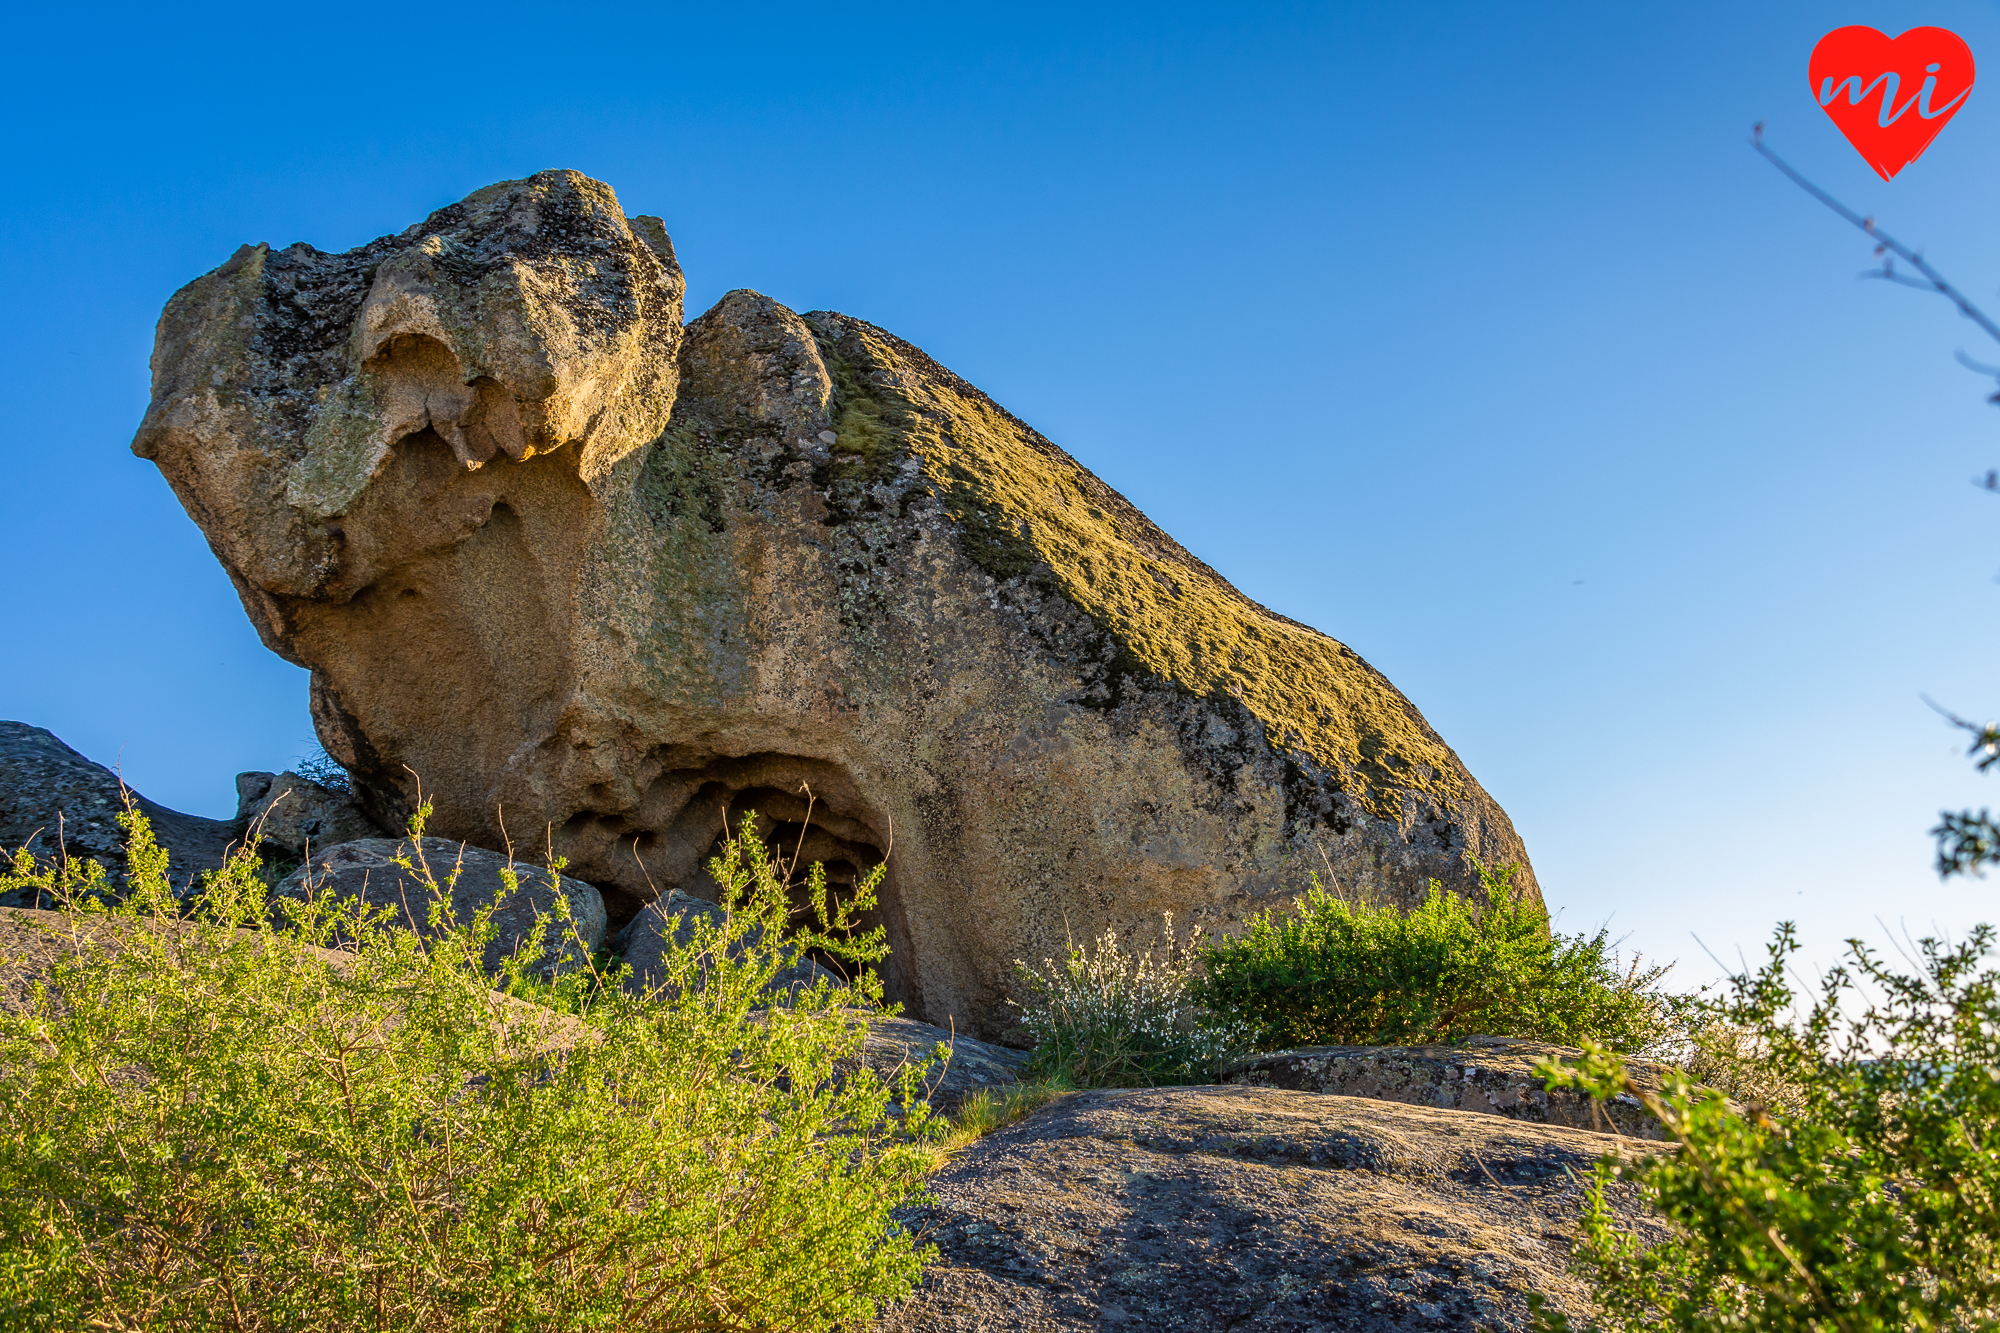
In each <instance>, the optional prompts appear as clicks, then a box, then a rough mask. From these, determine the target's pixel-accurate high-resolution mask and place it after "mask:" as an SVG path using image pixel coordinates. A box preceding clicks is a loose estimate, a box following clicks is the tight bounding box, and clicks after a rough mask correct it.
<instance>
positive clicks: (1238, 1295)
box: [0, 723, 1666, 1333]
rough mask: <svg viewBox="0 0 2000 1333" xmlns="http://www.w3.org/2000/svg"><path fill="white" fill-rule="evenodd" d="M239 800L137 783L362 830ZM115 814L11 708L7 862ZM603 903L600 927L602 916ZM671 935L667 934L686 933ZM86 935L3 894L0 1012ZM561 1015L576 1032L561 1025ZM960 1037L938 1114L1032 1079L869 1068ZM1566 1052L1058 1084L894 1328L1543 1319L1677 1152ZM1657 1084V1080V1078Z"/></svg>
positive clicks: (301, 831)
mask: <svg viewBox="0 0 2000 1333" xmlns="http://www.w3.org/2000/svg"><path fill="white" fill-rule="evenodd" d="M238 788H239V794H240V795H241V797H242V808H241V809H240V810H239V812H238V818H237V820H236V821H233V822H222V821H215V820H202V819H197V818H195V817H193V816H187V815H181V814H178V813H177V812H174V811H171V810H167V809H165V808H164V807H159V806H157V805H155V804H154V803H152V802H148V801H145V800H144V799H143V798H139V799H140V804H141V807H142V808H144V809H145V810H146V811H147V813H148V814H149V815H150V816H151V817H152V819H153V821H154V825H155V827H156V828H157V829H158V830H159V831H160V833H161V834H162V837H161V841H162V843H163V844H164V845H166V846H168V847H170V848H171V850H172V851H173V852H174V856H175V863H176V866H177V867H189V868H202V867H204V866H206V865H210V864H214V863H215V862H216V861H217V860H219V859H220V857H221V854H222V852H223V849H224V848H226V847H227V846H228V844H229V843H230V842H231V841H233V840H234V839H236V838H240V837H241V836H242V835H243V832H244V830H245V828H246V827H247V825H248V824H249V823H250V822H252V821H254V820H257V819H260V818H261V819H263V820H264V822H265V824H266V825H267V826H270V827H271V829H272V831H274V832H276V833H277V835H278V837H277V840H276V841H277V843H278V844H279V845H280V847H281V850H282V846H283V844H284V840H285V839H286V838H287V836H288V835H289V836H292V837H293V838H294V839H295V840H296V842H297V843H298V845H299V849H300V851H301V852H303V851H305V850H306V848H307V846H308V844H309V843H310V842H311V840H312V839H313V838H314V837H324V836H326V834H327V833H328V832H329V831H331V830H336V829H348V830H349V831H354V830H363V831H365V830H366V829H367V828H368V827H369V826H368V825H367V824H366V823H365V822H362V821H363V818H364V817H363V816H362V815H361V814H360V813H359V812H358V811H356V810H355V809H354V808H353V807H351V806H348V805H346V804H345V797H344V796H343V795H342V794H341V793H337V792H333V791H329V790H325V789H321V788H318V787H316V786H313V785H312V784H310V783H308V782H307V781H306V780H305V779H302V778H300V777H298V775H295V774H283V775H272V774H262V773H259V774H245V775H243V777H242V778H241V779H239V782H238ZM281 792H290V793H291V795H289V796H286V797H284V799H282V800H281V799H279V797H280V793H281ZM293 806H296V809H293V808H292V807H293ZM122 808H123V799H122V797H121V796H120V793H119V787H118V782H117V778H116V776H115V775H114V774H112V773H110V772H109V771H107V770H105V769H103V768H101V767H99V766H98V765H96V764H93V763H91V762H90V761H89V760H87V759H85V758H83V756H81V755H79V754H77V753H76V752H75V751H73V750H70V749H69V748H68V747H67V746H65V745H63V744H62V742H61V741H59V740H57V739H56V738H55V737H54V736H52V735H50V734H49V733H48V732H46V731H43V730H41V729H40V728H35V727H29V726H26V725H25V724H21V723H0V837H4V838H5V839H7V840H8V845H9V849H10V850H11V849H12V848H13V847H17V846H20V845H22V844H23V843H29V845H30V846H31V848H32V849H33V850H36V851H37V852H39V853H41V854H43V855H54V854H57V853H56V850H55V845H54V841H53V838H52V837H51V836H50V833H49V832H48V831H47V830H51V829H53V828H55V827H57V826H58V823H60V826H61V827H62V829H63V832H64V835H65V840H66V841H67V843H68V846H69V849H70V853H71V854H72V855H77V854H82V855H91V856H96V857H99V858H100V859H102V860H104V861H105V862H106V863H107V868H109V869H111V870H112V872H113V873H114V875H115V874H117V873H119V872H121V871H122V869H123V858H122V856H120V855H119V851H120V850H121V849H120V846H119V840H118V839H117V838H116V837H115V836H114V835H117V834H118V830H117V829H116V826H115V824H114V823H113V821H112V816H113V815H114V814H115V813H116V811H117V810H119V809H122ZM342 821H345V822H342ZM294 825H296V826H297V827H296V829H294V828H293V826H294ZM308 825H309V826H310V827H308ZM350 825H351V826H352V828H349V826H350ZM38 830H41V831H42V832H41V833H40V836H39V837H36V835H37V831H38ZM30 839H34V841H32V842H30ZM382 845H383V846H387V844H386V843H383V844H382ZM440 848H441V849H442V844H440ZM353 849H362V850H368V849H374V850H375V851H378V852H379V850H380V849H379V848H378V847H376V844H375V843H374V842H345V843H341V844H340V845H339V846H328V847H326V849H325V850H324V851H321V852H317V853H316V854H315V856H314V862H313V863H314V864H315V865H317V864H319V863H320V862H321V861H322V860H330V861H340V859H341V857H342V856H343V855H346V854H348V853H349V852H351V851H352V850H353ZM440 854H442V850H440ZM468 855H471V856H475V857H485V858H488V859H497V858H495V857H494V854H492V853H486V852H479V851H477V849H474V850H473V851H472V852H470V853H468ZM375 860H376V861H379V860H380V857H379V855H378V856H376V857H375ZM482 864H483V863H482ZM487 879H493V881H494V884H495V885H497V882H498V881H497V878H495V877H494V876H493V875H490V874H488V875H485V876H484V877H482V876H481V875H474V876H472V878H471V880H470V881H468V884H467V887H468V890H470V889H471V888H472V887H476V886H477V885H481V884H485V882H486V880H487ZM577 889H578V891H579V892H581V891H583V890H589V894H590V895H594V894H595V892H596V891H595V890H594V889H590V886H588V885H581V884H579V885H578V886H577ZM467 905H469V904H467ZM23 906H24V907H25V906H26V905H23ZM692 906H694V907H705V906H706V905H705V904H692ZM710 910H712V909H710ZM589 915H591V917H592V920H593V922H594V924H595V926H596V929H597V930H599V931H600V932H601V931H602V929H603V916H602V909H601V907H600V908H598V909H597V910H596V911H595V912H594V913H591V914H589ZM663 923H664V924H663V925H662V927H661V929H660V930H658V931H655V932H654V933H656V934H661V933H664V934H672V933H673V927H674V923H673V922H672V921H667V920H666V919H665V918H663ZM79 924H80V923H79V922H77V921H75V920H72V919H71V918H68V917H66V916H64V915H62V914H61V913H57V912H49V911H35V910H22V909H21V908H14V909H11V910H10V909H9V907H8V905H7V904H4V903H0V1006H4V1007H8V1008H16V1007H19V1006H20V1005H22V1004H24V1003H26V1002H27V1001H28V994H29V988H30V987H31V986H32V983H33V981H34V978H35V977H36V976H37V975H40V974H41V973H42V972H43V971H44V970H45V969H46V968H47V967H48V965H49V963H50V962H51V961H52V960H53V959H54V958H55V957H57V956H59V955H60V954H61V952H63V951H64V950H65V949H66V948H68V947H70V946H69V944H68V942H67V938H66V937H67V936H68V934H69V932H70V931H71V930H72V929H73V928H77V927H78V926H79ZM108 927H110V928H112V930H113V933H112V934H109V935H106V934H104V932H105V930H106V929H107V928H108ZM84 928H86V929H88V930H90V931H91V932H92V934H93V937H94V938H95V937H97V936H102V939H101V940H100V942H102V943H114V941H115V931H116V929H118V928H116V927H111V923H108V922H107V921H106V919H105V918H101V917H100V918H95V919H93V920H92V921H91V922H89V923H88V925H87V926H85V927H84ZM626 942H627V943H629V941H626ZM530 1007H531V1006H530ZM544 1012H546V1011H544ZM570 1026H574V1025H573V1024H571V1025H570ZM557 1029H561V1030H560V1031H558V1030H557ZM567 1031H568V1029H567V1028H565V1027H563V1024H562V1022H558V1023H557V1024H556V1027H555V1028H552V1029H551V1041H552V1042H554V1043H556V1044H560V1043H561V1042H562V1041H563V1040H566V1039H568V1038H567V1037H566V1036H565V1035H564V1033H566V1032H567ZM945 1043H950V1045H951V1047H952V1056H951V1059H950V1060H949V1061H948V1062H947V1063H946V1064H945V1066H944V1068H943V1069H942V1070H941V1071H933V1074H932V1077H931V1079H930V1085H929V1088H928V1095H929V1096H930V1098H931V1100H932V1101H933V1103H934V1104H936V1105H937V1106H939V1107H940V1108H942V1109H947V1110H949V1109H952V1108H955V1107H957V1106H958V1105H960V1104H961V1103H962V1102H963V1101H964V1099H965V1098H966V1097H968V1096H970V1095H971V1094H973V1093H975V1092H977V1091H979V1090H981V1089H984V1088H992V1087H997V1086H1003V1085H1005V1084H1007V1083H1009V1082H1012V1081H1014V1080H1015V1079H1017V1078H1018V1077H1019V1076H1020V1075H1021V1072H1022V1069H1023V1067H1024V1065H1025V1063H1026V1056H1025V1055H1024V1054H1023V1053H1022V1052H1019V1051H1014V1050H1009V1049H1007V1048H1005V1047H1001V1046H997V1045H992V1044H989V1043H986V1042H981V1041H975V1040H972V1039H970V1038H969V1037H967V1036H965V1035H963V1034H954V1033H952V1032H950V1031H948V1030H946V1029H942V1028H938V1027H934V1026H931V1025H929V1024H925V1023H920V1022H916V1021H913V1020H910V1019H876V1020H873V1021H871V1023H870V1026H869V1033H868V1036H867V1039H866V1044H865V1047H864V1049H863V1050H862V1052H860V1054H859V1057H858V1058H859V1062H861V1063H865V1064H867V1065H869V1066H871V1067H874V1068H876V1069H878V1070H881V1071H883V1072H885V1073H887V1072H891V1071H893V1070H895V1069H896V1068H898V1067H899V1066H901V1065H903V1064H904V1063H906V1062H915V1063H923V1062H925V1061H926V1060H927V1059H929V1058H930V1057H931V1056H932V1055H933V1054H934V1052H935V1051H936V1050H937V1048H938V1047H939V1046H940V1045H942V1044H945ZM1561 1053H1562V1052H1561V1051H1560V1048H1555V1047H1546V1046H1540V1045H1536V1044H1534V1043H1526V1042H1518V1041H1508V1040H1501V1039H1492V1038H1476V1039H1474V1040H1473V1041H1472V1042H1469V1043H1468V1044H1467V1045H1465V1046H1461V1047H1410V1048H1389V1047H1317V1048H1311V1049H1302V1050H1294V1051H1278V1052H1272V1053H1269V1054H1265V1055H1260V1056H1256V1057H1254V1058H1252V1059H1250V1060H1246V1061H1244V1062H1242V1063H1240V1064H1238V1065H1236V1066H1234V1067H1232V1068H1231V1069H1229V1070H1228V1071H1225V1077H1226V1079H1227V1080H1228V1082H1227V1083H1226V1085H1224V1086H1215V1087H1198V1088H1163V1089H1148V1090H1138V1091H1130V1090H1128V1091H1093V1092H1083V1093H1073V1094H1068V1095H1066V1096H1064V1097H1062V1098H1060V1099H1059V1100H1057V1101H1056V1102H1054V1103H1053V1104H1051V1105H1049V1106H1047V1107H1045V1108H1043V1109H1042V1110H1040V1111H1038V1112H1036V1113H1035V1114H1033V1115H1031V1116H1029V1117H1027V1118H1026V1119H1024V1120H1022V1121H1020V1122H1018V1123H1016V1124H1014V1125H1012V1126H1010V1127H1008V1128H1006V1129H1004V1130H1000V1131H998V1132H996V1133H993V1134H990V1135H988V1136H987V1137H985V1138H983V1139H981V1140H979V1141H978V1142H977V1143H975V1144H973V1145H972V1146H971V1147H969V1148H967V1149H966V1150H964V1151H962V1152H960V1153H959V1154H957V1155H956V1156H955V1157H954V1158H953V1159H952V1160H951V1161H950V1162H949V1164H947V1165H946V1166H945V1167H944V1168H943V1169H942V1170H940V1171H939V1172H938V1173H937V1175H936V1176H935V1177H934V1179H933V1182H932V1188H931V1198H930V1199H929V1201H928V1202H926V1203H924V1204H923V1205H921V1206H917V1207H913V1208H910V1209H907V1210H905V1212H904V1213H903V1215H902V1218H901V1220H902V1221H903V1223H904V1224H905V1225H907V1226H910V1227H913V1228H915V1229H916V1230H918V1231H919V1232H920V1233H921V1234H922V1235H923V1236H924V1237H925V1238H926V1239H927V1240H929V1241H931V1242H932V1243H934V1244H935V1245H936V1246H937V1248H938V1254H939V1259H938V1262H937V1263H936V1265H935V1266H934V1267H933V1268H932V1269H931V1270H930V1272H929V1274H928V1276H927V1277H926V1279H925V1281H924V1284H923V1286H922V1287H921V1289H920V1290H919V1291H918V1292H917V1293H916V1294H915V1295H914V1296H913V1297H912V1298H911V1299H909V1300H908V1301H905V1302H903V1303H902V1304H901V1305H899V1306H897V1307H896V1308H894V1309H892V1310H889V1311H887V1312H885V1314H884V1315H883V1317H882V1318H881V1320H880V1321H879V1323H878V1325H877V1333H975V1331H977V1330H996V1331H997V1330H1003V1329H1006V1330H1014V1329H1019V1330H1034V1331H1040V1330H1047V1331H1050V1333H1053V1331H1054V1330H1071V1329H1076V1330H1082V1329H1100V1328H1117V1329H1133V1330H1153V1329H1158V1330H1170V1329H1171V1330H1189V1331H1190V1333H1207V1331H1208V1330H1218V1331H1219V1330H1225V1329H1227V1330H1244V1331H1245V1333H1247V1331H1249V1330H1270V1331H1271V1333H1307V1331H1308V1330H1327V1331H1328V1333H1332V1331H1333V1330H1343V1331H1345V1330H1357V1331H1366V1330H1388V1329H1467V1330H1473V1329H1491V1330H1502V1329H1507V1330H1512V1329H1521V1328H1524V1327H1526V1320H1527V1316H1528V1296H1529V1294H1530V1293H1532V1292H1540V1293H1541V1294H1542V1295H1544V1296H1545V1297H1546V1298H1547V1299H1549V1300H1550V1301H1551V1302H1553V1303H1554V1304H1555V1305H1556V1306H1557V1307H1559V1308H1562V1309H1564V1310H1566V1311H1569V1312H1571V1313H1574V1314H1581V1313H1584V1310H1583V1301H1584V1295H1585V1293H1584V1290H1583V1288H1582V1287H1581V1286H1580V1284H1579V1283H1578V1282H1577V1281H1576V1280H1575V1279H1574V1278H1572V1277H1571V1276H1570V1275H1569V1273H1568V1268H1567V1265H1568V1254H1569V1246H1570V1241H1571V1238H1572V1236H1573V1235H1574V1232H1575V1224H1576V1216H1577V1210H1578V1204H1579V1201H1580V1200H1579V1194H1580V1190H1579V1185H1578V1177H1579V1176H1580V1175H1582V1174H1583V1173H1585V1172H1587V1171H1588V1170H1589V1168H1590V1166H1591V1164H1592V1163H1593V1162H1594V1161H1595V1160H1596V1159H1597V1158H1598V1157H1599V1156H1601V1155H1602V1154H1605V1153H1607V1152H1615V1153H1627V1154H1629V1153H1636V1152H1657V1151H1663V1150H1666V1149H1665V1148H1664V1146H1663V1145H1661V1144H1660V1143H1658V1142H1657V1141H1656V1140H1657V1139H1658V1137H1659V1127H1658V1126H1657V1125H1656V1124H1654V1123H1653V1122H1652V1121H1651V1120H1650V1119H1649V1118H1648V1117H1647V1116H1646V1115H1645V1113H1644V1112H1643V1111H1642V1110H1641V1109H1639V1108H1638V1107H1637V1106H1636V1105H1633V1106H1622V1105H1614V1106H1612V1107H1610V1108H1607V1109H1608V1119H1607V1118H1605V1117H1606V1110H1601V1109H1596V1108H1592V1107H1590V1106H1589V1105H1588V1104H1587V1103H1585V1102H1583V1101H1581V1100H1579V1099H1575V1098H1565V1097H1563V1096H1560V1095H1552V1094H1549V1093H1547V1092H1545V1091H1543V1090H1542V1089H1541V1088H1540V1086H1539V1080H1537V1079H1535V1078H1534V1076H1533V1072H1532V1071H1533V1066H1534V1063H1535V1061H1536V1060H1537V1059H1539V1058H1541V1057H1543V1056H1545V1055H1549V1054H1561ZM1655 1072H1656V1071H1651V1070H1646V1069H1642V1070H1641V1071H1640V1074H1641V1078H1642V1081H1645V1079H1646V1078H1647V1077H1648V1076H1650V1075H1652V1074H1653V1073H1655ZM1591 1127H1604V1128H1607V1129H1611V1130H1615V1131H1616V1132H1615V1133H1597V1132H1593V1130H1592V1128H1591Z"/></svg>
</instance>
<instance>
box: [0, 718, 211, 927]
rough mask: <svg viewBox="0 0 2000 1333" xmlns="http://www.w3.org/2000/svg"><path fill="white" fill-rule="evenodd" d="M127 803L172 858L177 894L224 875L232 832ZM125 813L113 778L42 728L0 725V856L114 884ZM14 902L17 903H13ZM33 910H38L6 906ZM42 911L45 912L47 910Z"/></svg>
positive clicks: (143, 802) (140, 799) (135, 796)
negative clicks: (69, 861)
mask: <svg viewBox="0 0 2000 1333" xmlns="http://www.w3.org/2000/svg"><path fill="white" fill-rule="evenodd" d="M131 795H132V801H133V804H134V805H135V806H137V807H138V809H139V811H140V812H141V813H143V814H144V815H145V816H146V819H147V821H148V822H149V823H151V824H152V826H153V837H154V839H155V840H156V841H157V842H158V843H159V845H160V846H162V847H164V848H166V849H167V852H168V855H169V856H170V857H171V858H172V864H171V866H170V871H171V874H172V876H173V880H174V883H175V885H176V886H177V887H185V886H186V885H187V884H188V883H190V882H191V881H192V880H193V879H194V878H195V876H196V875H197V874H199V873H200V872H201V871H204V870H215V869H218V868H220V867H221V865H222V863H223V861H224V860H225V859H226V858H227V855H228V851H229V847H230V844H231V843H233V842H234V841H235V840H236V837H237V827H236V825H234V824H232V823H229V822H227V821H225V820H220V819H203V818H202V817H201V816H200V815H184V814H182V813H181V812H180V811H178V810H169V809H167V807H165V806H164V805H161V804H160V803H159V802H157V801H149V800H147V799H146V798H145V797H144V796H141V795H140V794H139V793H138V792H133V793H131ZM124 811H125V798H124V792H123V789H122V788H121V785H120V783H119V779H118V775H117V774H116V773H114V772H112V771H111V770H110V769H108V768H106V767H104V765H102V764H95V763H92V762H91V761H90V760H88V759H86V758H84V757H83V756H82V755H80V754H78V753H77V752H76V751H75V750H72V749H70V748H69V747H68V746H67V745H64V744H63V743H62V742H61V741H59V740H57V739H56V738H55V736H54V735H53V734H52V733H50V732H47V731H44V730H43V729H42V728H40V727H31V726H29V725H28V724H27V723H25V722H0V848H4V850H5V852H6V854H7V855H10V856H11V855H12V854H13V853H14V852H15V851H17V850H19V849H20V848H22V847H26V848H27V849H28V850H29V851H31V852H33V853H34V854H35V856H36V858H37V859H38V860H43V861H48V860H53V859H55V858H57V857H59V856H60V855H61V854H62V853H63V850H64V849H65V848H66V849H67V851H68V854H69V855H70V856H72V857H77V858H88V859H91V860H95V861H97V862H98V863H99V864H101V865H102V866H103V867H104V869H105V871H106V872H107V873H108V874H109V875H110V876H111V878H112V881H113V882H114V883H117V882H118V881H119V880H121V879H122V877H123V876H124V874H125V870H126V865H125V830H124V829H122V828H120V827H118V816H119V815H121V814H123V813H124ZM14 896H18V895H14ZM0 905H6V906H11V907H34V906H37V904H35V903H6V902H4V900H0ZM44 905H45V904H44Z"/></svg>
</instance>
